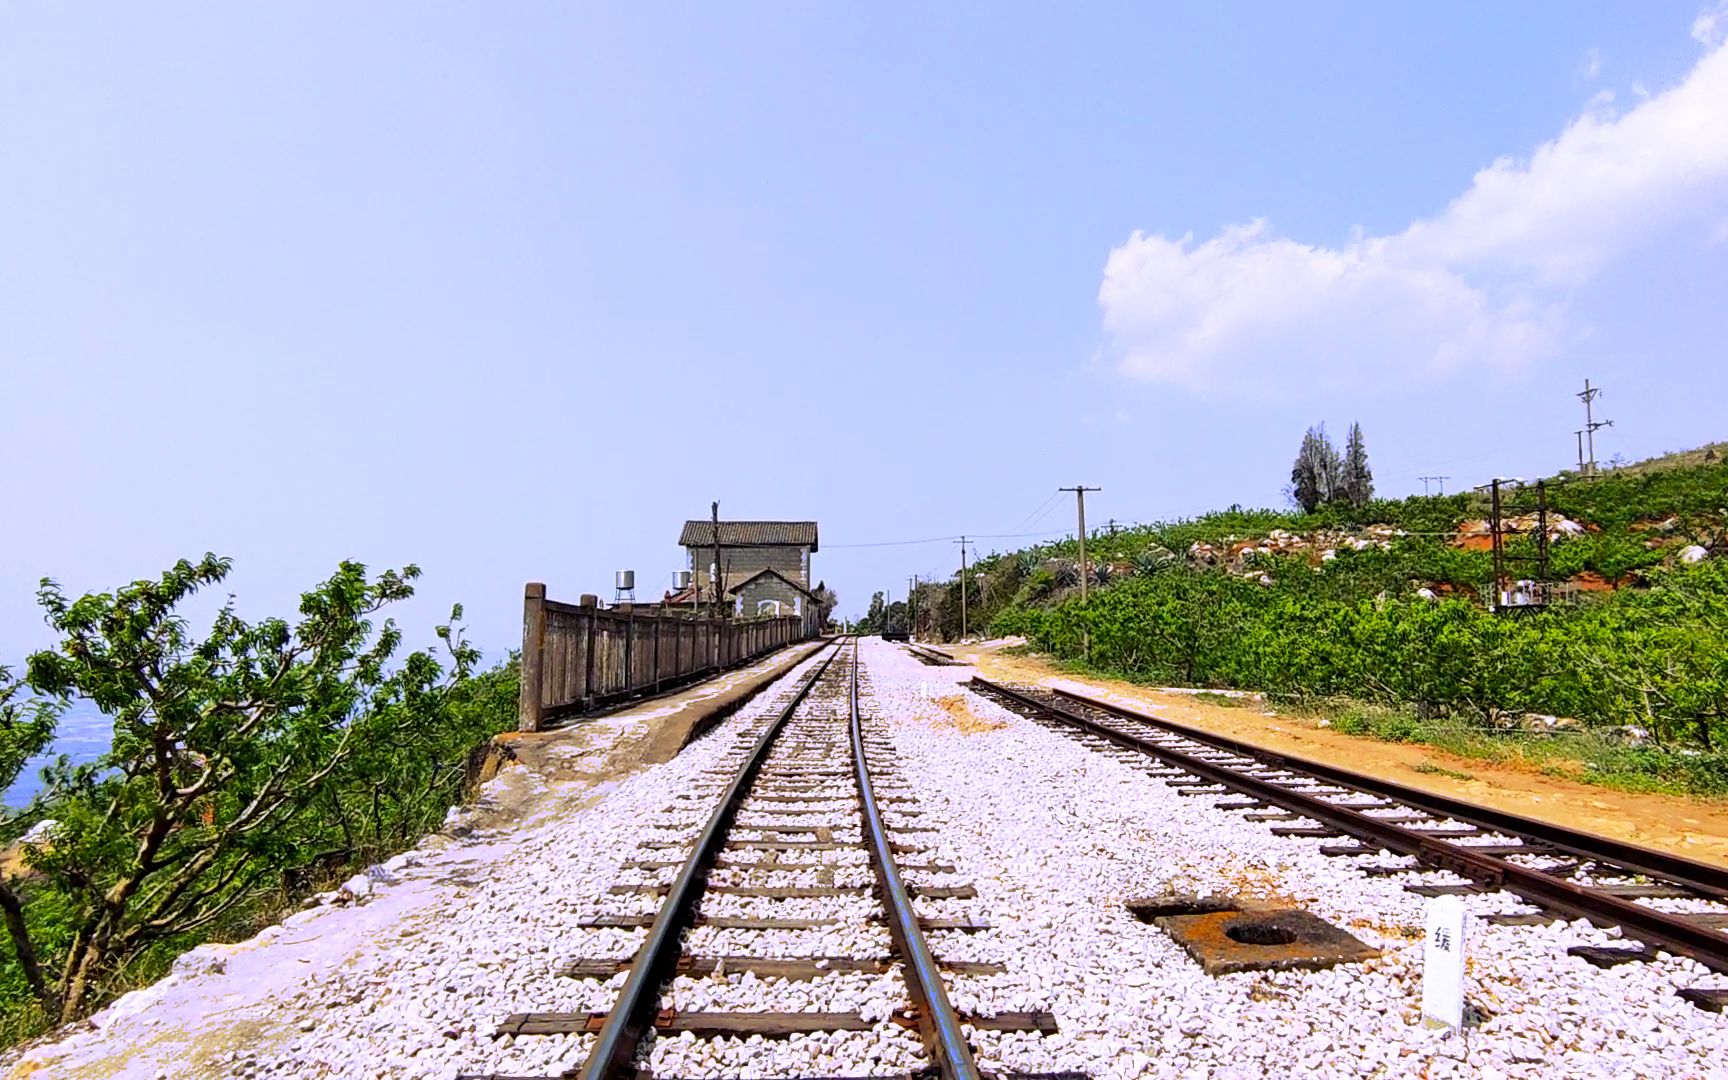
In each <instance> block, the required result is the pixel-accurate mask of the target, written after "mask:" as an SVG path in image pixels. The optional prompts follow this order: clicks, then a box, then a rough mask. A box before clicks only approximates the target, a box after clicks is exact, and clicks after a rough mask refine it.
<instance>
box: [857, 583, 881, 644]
mask: <svg viewBox="0 0 1728 1080" xmlns="http://www.w3.org/2000/svg"><path fill="white" fill-rule="evenodd" d="M884 615H885V612H884V611H883V601H882V594H881V593H880V592H875V593H872V594H871V595H870V607H869V609H868V610H867V611H865V612H864V617H863V618H862V619H859V620H858V632H859V633H860V634H880V633H881V632H882V631H883V629H885V624H884V622H883V618H884Z"/></svg>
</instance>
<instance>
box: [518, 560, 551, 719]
mask: <svg viewBox="0 0 1728 1080" xmlns="http://www.w3.org/2000/svg"><path fill="white" fill-rule="evenodd" d="M545 647H546V585H545V583H544V582H540V581H530V582H529V583H528V584H527V585H525V586H523V588H522V671H521V679H522V685H521V687H520V689H519V690H518V691H517V699H516V729H517V730H518V731H539V730H540V715H541V710H542V702H541V699H540V672H541V664H542V661H543V659H544V655H545Z"/></svg>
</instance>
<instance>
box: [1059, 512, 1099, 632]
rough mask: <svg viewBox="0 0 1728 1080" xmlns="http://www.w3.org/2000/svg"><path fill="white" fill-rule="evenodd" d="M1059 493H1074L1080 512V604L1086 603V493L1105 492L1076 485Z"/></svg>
mask: <svg viewBox="0 0 1728 1080" xmlns="http://www.w3.org/2000/svg"><path fill="white" fill-rule="evenodd" d="M1056 490H1057V491H1072V492H1073V493H1074V505H1075V508H1076V509H1077V510H1078V511H1079V512H1080V603H1081V604H1085V603H1086V577H1087V574H1086V493H1087V492H1088V491H1103V490H1104V489H1103V488H1095V487H1087V486H1086V485H1085V484H1075V485H1074V486H1073V487H1065V488H1057V489H1056Z"/></svg>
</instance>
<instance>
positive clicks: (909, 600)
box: [906, 574, 918, 641]
mask: <svg viewBox="0 0 1728 1080" xmlns="http://www.w3.org/2000/svg"><path fill="white" fill-rule="evenodd" d="M917 601H918V575H917V574H913V575H912V576H911V577H909V578H907V579H906V640H907V641H911V640H912V635H913V633H914V632H915V631H916V630H917V629H918V609H917V608H915V607H913V606H912V605H913V604H915V603H917Z"/></svg>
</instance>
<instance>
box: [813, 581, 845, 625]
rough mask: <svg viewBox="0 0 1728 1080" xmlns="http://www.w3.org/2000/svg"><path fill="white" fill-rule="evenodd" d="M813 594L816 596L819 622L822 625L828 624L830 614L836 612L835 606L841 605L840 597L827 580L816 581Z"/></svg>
mask: <svg viewBox="0 0 1728 1080" xmlns="http://www.w3.org/2000/svg"><path fill="white" fill-rule="evenodd" d="M813 594H814V596H815V597H816V615H817V622H818V623H819V624H822V625H827V622H828V616H830V615H832V614H834V608H835V607H837V606H838V605H839V603H840V597H839V596H837V595H836V594H835V592H834V590H833V589H830V588H829V587H828V583H827V582H825V581H818V582H817V583H816V588H815V590H814V593H813Z"/></svg>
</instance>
